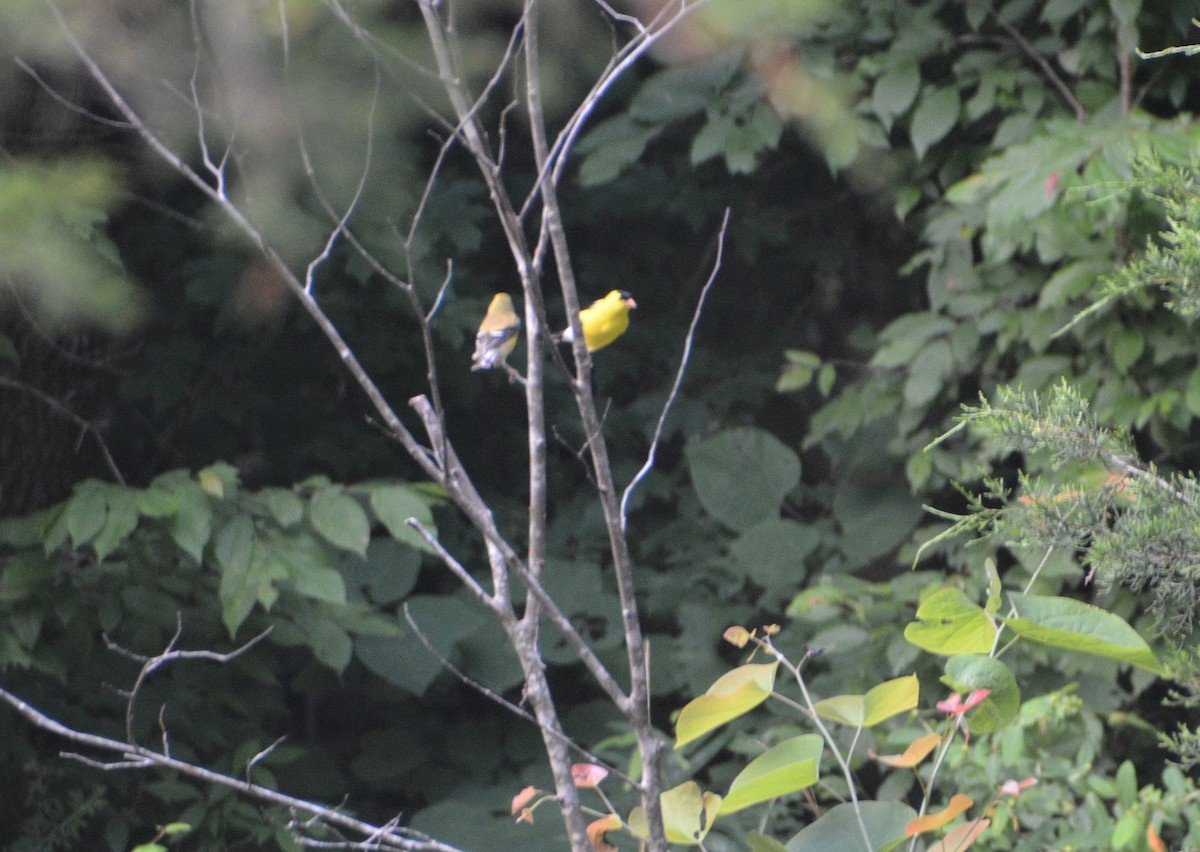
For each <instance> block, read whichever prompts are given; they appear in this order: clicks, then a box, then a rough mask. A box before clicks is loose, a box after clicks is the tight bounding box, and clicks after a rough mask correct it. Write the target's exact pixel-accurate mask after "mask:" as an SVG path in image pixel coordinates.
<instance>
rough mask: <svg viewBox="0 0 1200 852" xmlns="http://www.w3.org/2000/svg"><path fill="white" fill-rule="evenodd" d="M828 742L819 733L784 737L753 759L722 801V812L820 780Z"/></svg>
mask: <svg viewBox="0 0 1200 852" xmlns="http://www.w3.org/2000/svg"><path fill="white" fill-rule="evenodd" d="M823 747H824V741H823V740H822V739H821V737H820V736H818V735H817V734H801V735H800V736H798V737H792V738H791V739H789V740H784V741H783V742H781V743H779V744H778V745H776V746H774V747H772V748H770V749H768V750H767V751H765V752H763V753H762V754H760V755H759V756H758V757H756V758H754V760H752V761H750V763H749V765H747V766H746V768H745V769H743V770H742V771H741V772H739V773H738V775H737V777H736V778H734V779H733V783H732V784H730V785H729V792H728V793H727V794H726V795H725V798H724V800H723V801H722V802H721V810H720V815H721V816H724V815H726V814H731V813H735V812H736V811H740V810H741V809H742V808H748V807H750V806H751V805H757V804H758V803H759V802H766V801H770V800H771V799H775V798H778V797H779V796H785V795H787V794H788V793H794V792H796V791H797V790H803V789H804V788H805V787H809V786H812V785H813V784H815V783H817V779H818V777H819V770H820V765H821V750H822V748H823Z"/></svg>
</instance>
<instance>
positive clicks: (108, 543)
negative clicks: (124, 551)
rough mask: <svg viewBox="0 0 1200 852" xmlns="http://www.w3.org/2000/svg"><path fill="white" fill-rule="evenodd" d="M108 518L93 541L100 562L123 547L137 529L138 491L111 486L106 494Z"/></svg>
mask: <svg viewBox="0 0 1200 852" xmlns="http://www.w3.org/2000/svg"><path fill="white" fill-rule="evenodd" d="M105 502H107V504H108V517H107V518H106V520H105V521H104V529H102V530H100V533H99V535H97V536H96V538H95V539H94V540H93V541H92V547H93V548H94V549H95V551H96V558H97V559H99V560H100V561H102V562H103V561H104V559H105V558H106V557H107V556H108V555H109V554H110V553H112V552H113V551H114V550H116V549H117V548H118V547H120V546H121V543H122V542H123V541H125V539H126V537H127V536H128V535H129V534H130V533H131V532H133V531H134V530H135V529H137V525H138V519H139V515H138V495H137V492H136V491H133V490H131V489H129V488H125V487H122V486H116V485H114V486H110V487H109V488H108V489H106V492H105Z"/></svg>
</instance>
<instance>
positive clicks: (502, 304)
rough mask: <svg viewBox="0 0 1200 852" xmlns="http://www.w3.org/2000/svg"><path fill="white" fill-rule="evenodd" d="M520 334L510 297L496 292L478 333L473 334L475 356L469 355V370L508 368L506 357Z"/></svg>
mask: <svg viewBox="0 0 1200 852" xmlns="http://www.w3.org/2000/svg"><path fill="white" fill-rule="evenodd" d="M520 333H521V318H520V317H519V316H517V312H516V311H515V310H513V301H512V297H511V296H509V295H508V294H507V293H497V294H496V295H495V296H493V297H492V303H491V304H490V305H488V309H487V313H486V314H485V315H484V317H483V322H481V323H480V324H479V331H478V332H476V334H475V354H474V355H472V356H471V369H472V370H489V369H491V368H492V367H497V366H499V367H508V361H507V358H508V356H509V355H510V354H511V353H512V351H513V349H515V348H516V346H517V335H519V334H520Z"/></svg>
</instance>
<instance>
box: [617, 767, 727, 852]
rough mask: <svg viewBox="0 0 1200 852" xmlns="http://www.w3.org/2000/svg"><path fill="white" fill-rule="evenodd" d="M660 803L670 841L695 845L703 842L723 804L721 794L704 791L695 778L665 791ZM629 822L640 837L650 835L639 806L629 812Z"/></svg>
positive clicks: (660, 797) (683, 844)
mask: <svg viewBox="0 0 1200 852" xmlns="http://www.w3.org/2000/svg"><path fill="white" fill-rule="evenodd" d="M659 802H660V803H661V804H662V815H663V829H664V830H665V832H666V835H667V841H668V842H670V843H678V844H680V845H682V846H696V845H698V844H699V843H700V842H701V841H703V840H704V838H705V836H706V835H707V834H708V832H709V829H711V828H712V824H713V820H714V819H715V818H716V816H717V811H718V810H719V808H720V807H721V797H720V796H718V795H717V794H716V793H704V792H702V791H701V790H700V785H699V784H697V783H696V782H695V781H684V782H683V783H682V784H680V785H679V786H678V787H673V788H671V789H670V790H665V791H663V793H662V795H661V796H659ZM627 825H628V826H629V830H630V831H632V832H633V833H634V834H635V835H637V836H638V837H643V838H644V837H646V836H648V834H649V831H650V829H649V826H648V825H647V824H646V814H645V812H644V811H643V810H642V807H641V806H640V805H639V806H638V807H636V808H634V809H633V811H632V812H631V813H630V814H629V819H628V820H627Z"/></svg>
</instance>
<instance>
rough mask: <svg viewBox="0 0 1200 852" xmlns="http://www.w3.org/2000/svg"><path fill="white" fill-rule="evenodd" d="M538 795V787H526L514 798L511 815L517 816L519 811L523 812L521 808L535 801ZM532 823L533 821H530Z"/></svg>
mask: <svg viewBox="0 0 1200 852" xmlns="http://www.w3.org/2000/svg"><path fill="white" fill-rule="evenodd" d="M537 794H538V789H537V787H526V788H525V789H524V790H522V791H521V792H520V793H517V795H515V796H513V800H512V810H511V811H509V813H514V814H515V813H516V812H517V811H519V810H521V808H523V807H525V806H526V805H528V804H529V803H530V802H531V801H533V797H534V796H536V795H537ZM530 822H533V820H530Z"/></svg>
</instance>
